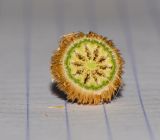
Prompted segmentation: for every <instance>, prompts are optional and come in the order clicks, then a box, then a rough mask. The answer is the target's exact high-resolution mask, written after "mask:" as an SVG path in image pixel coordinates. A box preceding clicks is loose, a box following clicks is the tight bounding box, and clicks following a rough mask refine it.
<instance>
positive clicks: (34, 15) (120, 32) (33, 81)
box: [0, 0, 160, 140]
mask: <svg viewBox="0 0 160 140" xmlns="http://www.w3.org/2000/svg"><path fill="white" fill-rule="evenodd" d="M89 30H92V31H95V32H98V33H99V34H102V35H104V36H107V37H108V38H110V39H113V40H114V42H115V43H116V45H117V47H118V48H119V49H120V50H121V52H122V55H123V57H124V59H125V62H126V64H125V73H124V75H123V78H124V83H125V87H124V90H123V91H122V95H123V96H122V97H120V98H118V99H116V100H114V101H112V103H111V104H107V105H104V106H103V105H98V106H82V105H77V104H70V103H66V102H65V101H64V100H62V99H60V98H58V97H57V96H55V95H52V94H51V91H50V73H49V65H50V64H49V62H50V57H51V55H52V52H53V51H54V50H55V49H56V48H57V46H58V39H59V37H60V36H61V35H62V34H64V33H69V32H73V31H83V32H86V33H87V32H88V31H89ZM159 44H160V2H159V1H158V0H134V1H133V0H98V1H96V0H81V1H78V0H45V1H44V0H0V139H3V140H10V139H12V140H53V139H54V140H98V139H99V140H135V139H136V140H159V139H160V96H159V94H160V82H159V81H160V55H159V53H160V45H159ZM57 105H61V106H64V108H60V109H56V108H53V109H50V108H48V106H57Z"/></svg>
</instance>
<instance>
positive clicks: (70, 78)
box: [50, 32, 124, 104]
mask: <svg viewBox="0 0 160 140" xmlns="http://www.w3.org/2000/svg"><path fill="white" fill-rule="evenodd" d="M123 65H124V61H123V59H122V57H121V55H120V52H119V50H118V49H117V48H116V47H115V45H114V43H113V42H112V41H111V40H108V39H107V38H106V37H103V36H101V35H98V34H96V33H94V32H89V33H88V34H84V33H82V32H76V33H71V34H67V35H65V36H63V37H62V38H61V40H60V42H59V48H58V49H57V50H56V51H55V52H54V53H53V56H52V58H51V67H50V69H51V76H52V80H55V81H56V82H57V85H58V88H60V89H61V90H62V91H64V93H65V94H67V99H68V100H70V101H73V102H74V101H76V102H77V103H79V104H100V103H103V102H110V101H111V99H112V97H113V96H114V95H115V93H116V91H117V90H118V88H119V87H120V86H121V85H122V72H123Z"/></svg>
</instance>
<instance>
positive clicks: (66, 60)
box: [65, 38, 116, 90]
mask: <svg viewBox="0 0 160 140" xmlns="http://www.w3.org/2000/svg"><path fill="white" fill-rule="evenodd" d="M85 42H86V43H88V42H90V43H93V44H98V45H100V46H102V47H103V48H104V49H105V50H106V51H107V52H108V53H109V55H110V58H111V62H112V64H113V68H112V71H111V74H110V77H108V80H106V81H103V82H102V84H101V85H99V86H97V87H95V86H93V85H92V86H86V85H84V84H82V83H80V82H79V80H78V79H75V78H74V77H73V76H72V74H71V69H70V67H69V59H70V58H71V54H72V52H73V50H74V49H75V48H76V47H80V45H81V44H82V43H85ZM67 54H68V55H67V57H66V59H65V67H66V69H67V74H68V76H69V78H70V79H72V80H73V81H74V82H75V83H77V84H78V85H79V86H80V87H82V88H85V89H88V90H99V89H101V88H103V87H104V86H106V85H108V84H109V82H110V81H111V80H112V79H113V77H114V75H115V72H116V62H115V59H114V57H113V55H112V51H111V50H110V48H108V47H106V45H105V44H103V43H102V42H98V41H97V40H95V39H92V40H91V39H87V38H85V39H84V40H81V41H79V42H78V43H74V44H73V46H72V47H71V48H70V49H69V51H68V53H67Z"/></svg>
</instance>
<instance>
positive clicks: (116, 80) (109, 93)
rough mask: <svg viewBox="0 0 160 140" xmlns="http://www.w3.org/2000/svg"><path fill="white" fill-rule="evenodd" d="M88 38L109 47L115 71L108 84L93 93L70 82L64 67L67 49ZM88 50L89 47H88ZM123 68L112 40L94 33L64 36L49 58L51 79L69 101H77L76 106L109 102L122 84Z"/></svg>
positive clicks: (75, 33)
mask: <svg viewBox="0 0 160 140" xmlns="http://www.w3.org/2000/svg"><path fill="white" fill-rule="evenodd" d="M83 38H89V39H91V40H92V39H96V40H98V41H99V42H103V43H105V44H106V45H107V46H109V47H110V49H111V51H112V53H113V55H114V59H115V63H116V71H115V74H114V76H113V78H112V80H110V81H109V83H108V84H107V85H106V86H105V87H103V88H102V89H98V90H95V91H92V90H87V89H85V88H83V87H81V86H79V85H77V84H76V83H74V81H73V80H71V79H70V78H69V77H68V75H67V73H66V70H65V67H64V58H65V56H66V55H67V52H68V49H69V47H71V45H72V44H73V43H74V42H76V41H77V40H79V39H83ZM88 49H89V47H88ZM123 67H124V60H123V58H122V57H121V54H120V51H119V50H118V49H117V48H116V47H115V45H114V43H113V42H112V40H108V38H106V37H103V36H102V35H98V34H96V33H94V32H89V33H88V34H84V33H82V32H73V33H70V34H67V35H64V36H63V37H62V38H61V40H60V41H59V48H58V49H57V50H56V51H55V52H54V53H53V55H52V58H51V66H50V71H51V77H52V80H53V79H54V80H55V82H57V85H58V88H59V89H61V90H62V91H64V93H65V94H66V95H67V99H68V100H69V101H73V102H74V101H77V103H78V104H100V103H104V102H110V101H111V99H112V97H113V96H114V95H115V94H116V91H117V90H118V88H119V87H120V86H121V85H122V84H123V82H122V73H123Z"/></svg>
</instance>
